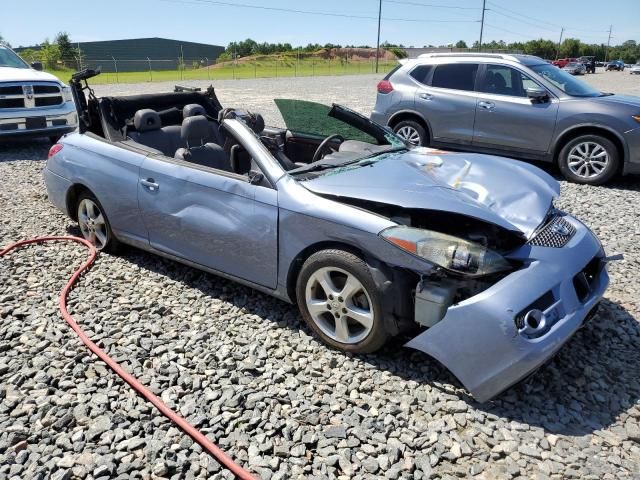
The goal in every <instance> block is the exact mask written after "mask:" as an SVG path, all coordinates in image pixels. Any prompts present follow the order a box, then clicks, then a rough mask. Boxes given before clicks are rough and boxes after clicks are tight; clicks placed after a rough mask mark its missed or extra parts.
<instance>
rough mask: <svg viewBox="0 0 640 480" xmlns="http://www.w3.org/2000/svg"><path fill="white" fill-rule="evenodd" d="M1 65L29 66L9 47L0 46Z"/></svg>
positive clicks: (12, 66) (13, 66)
mask: <svg viewBox="0 0 640 480" xmlns="http://www.w3.org/2000/svg"><path fill="white" fill-rule="evenodd" d="M0 67H11V68H29V65H27V64H26V63H25V62H24V61H23V60H22V59H21V58H20V57H19V56H18V55H16V54H15V53H13V52H12V51H11V50H9V49H8V48H7V47H3V46H0Z"/></svg>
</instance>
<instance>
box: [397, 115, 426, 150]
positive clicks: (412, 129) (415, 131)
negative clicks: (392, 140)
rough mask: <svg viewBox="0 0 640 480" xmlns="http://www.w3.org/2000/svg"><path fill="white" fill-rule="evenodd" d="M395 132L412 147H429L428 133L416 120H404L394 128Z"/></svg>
mask: <svg viewBox="0 0 640 480" xmlns="http://www.w3.org/2000/svg"><path fill="white" fill-rule="evenodd" d="M393 131H394V132H395V134H396V135H398V136H399V137H400V138H402V139H403V140H405V141H407V142H409V143H410V144H412V145H421V146H426V145H427V132H426V131H425V129H424V127H423V126H422V125H420V124H419V123H418V122H416V121H414V120H403V121H401V122H398V124H397V125H396V126H395V127H393Z"/></svg>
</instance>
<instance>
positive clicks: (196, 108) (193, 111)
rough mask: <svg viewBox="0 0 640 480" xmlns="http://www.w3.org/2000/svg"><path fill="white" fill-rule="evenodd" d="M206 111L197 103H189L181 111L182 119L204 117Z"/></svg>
mask: <svg viewBox="0 0 640 480" xmlns="http://www.w3.org/2000/svg"><path fill="white" fill-rule="evenodd" d="M206 114H207V111H206V110H205V109H204V107H203V106H202V105H198V104H197V103H190V104H189V105H185V106H184V108H183V109H182V118H188V117H195V116H196V115H206Z"/></svg>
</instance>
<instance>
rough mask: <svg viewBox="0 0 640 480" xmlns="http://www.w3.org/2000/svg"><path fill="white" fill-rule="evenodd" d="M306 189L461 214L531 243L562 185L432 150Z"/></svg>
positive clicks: (513, 166)
mask: <svg viewBox="0 0 640 480" xmlns="http://www.w3.org/2000/svg"><path fill="white" fill-rule="evenodd" d="M363 162H366V163H369V161H368V160H364V161H363ZM301 183H302V184H303V185H304V186H305V187H306V188H307V189H309V190H311V191H312V192H314V193H316V194H319V195H325V196H331V197H334V198H336V197H337V198H338V200H339V199H340V198H345V199H347V198H351V199H358V200H365V201H367V200H368V201H372V202H378V203H383V204H388V205H394V206H397V207H401V208H411V209H423V210H439V211H447V212H453V213H458V214H462V215H466V216H469V217H474V218H477V219H480V220H483V221H486V222H489V223H493V224H495V225H499V226H501V227H503V228H506V229H508V230H511V231H514V232H519V233H522V234H523V235H525V236H526V237H527V238H529V237H530V236H531V234H532V233H533V232H534V230H535V229H536V228H537V227H538V226H539V225H540V224H541V223H542V221H543V220H544V219H545V218H546V215H547V213H548V211H549V208H550V207H551V204H552V201H553V199H554V198H556V197H557V196H558V195H559V194H560V185H559V184H558V182H557V181H555V180H554V179H553V178H552V177H551V176H549V175H548V174H546V173H545V172H543V171H542V170H540V169H538V168H536V167H534V166H532V165H529V164H526V163H523V162H519V161H517V160H511V159H506V158H502V157H496V156H491V155H483V154H474V153H452V152H444V151H439V150H434V149H430V148H416V149H413V150H410V151H408V152H407V151H405V152H401V153H398V152H396V153H387V154H382V155H379V156H378V157H375V158H373V159H371V164H369V165H366V166H356V165H351V166H345V167H339V168H334V169H332V170H328V171H326V172H324V173H323V174H322V175H321V176H318V177H315V178H312V179H309V180H305V181H303V182H301Z"/></svg>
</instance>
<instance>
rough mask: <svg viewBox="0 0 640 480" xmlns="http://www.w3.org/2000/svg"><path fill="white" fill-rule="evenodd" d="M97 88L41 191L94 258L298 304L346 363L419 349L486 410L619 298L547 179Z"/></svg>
mask: <svg viewBox="0 0 640 480" xmlns="http://www.w3.org/2000/svg"><path fill="white" fill-rule="evenodd" d="M96 73H97V72H92V71H85V72H81V73H79V74H76V75H75V76H74V79H73V81H72V82H71V83H72V88H73V92H74V96H75V100H76V103H77V105H78V113H79V117H80V120H81V126H80V132H79V133H73V134H69V135H67V136H65V137H64V138H63V139H62V140H61V141H60V142H59V143H58V144H56V145H54V146H53V147H52V149H51V152H50V155H49V159H48V161H47V165H46V168H45V170H44V177H45V180H46V185H47V190H48V194H49V198H50V200H51V201H52V202H53V203H54V204H55V205H56V206H57V207H58V208H59V209H60V210H62V211H64V212H66V214H68V215H69V217H71V218H72V219H73V220H74V221H77V222H78V224H79V226H80V229H81V231H82V234H83V235H84V236H85V238H87V239H89V240H90V241H91V242H93V243H94V244H95V245H96V247H97V248H99V249H103V250H108V249H111V248H113V247H115V246H116V244H117V243H118V242H122V243H125V244H129V245H133V246H135V247H139V248H142V249H144V250H148V251H150V252H153V253H156V254H159V255H162V256H165V257H168V258H171V259H174V260H177V261H179V262H183V263H185V264H187V265H191V266H193V267H196V268H199V269H203V270H206V271H208V272H212V273H215V274H217V275H221V276H223V277H226V278H228V279H232V280H235V281H238V282H241V283H243V284H246V285H249V286H251V287H253V288H255V289H257V290H260V291H262V292H266V293H268V294H270V295H273V296H275V297H278V298H280V299H282V300H284V301H287V302H291V303H297V304H298V307H299V309H300V312H301V314H302V316H303V318H304V319H305V321H306V322H307V323H308V325H309V327H310V328H311V329H312V330H313V331H314V332H315V333H316V334H317V335H318V337H320V338H321V339H322V340H323V341H324V342H325V343H327V344H329V345H331V346H332V347H335V348H338V349H340V350H343V351H347V352H354V353H367V352H373V351H375V350H377V349H379V348H380V347H382V345H384V344H385V342H386V341H388V340H389V339H390V338H391V337H394V336H398V335H402V336H403V337H409V338H411V339H410V340H409V341H408V343H407V344H406V345H407V346H408V347H411V348H414V349H417V350H421V351H422V352H425V353H426V354H428V355H430V356H432V357H433V358H435V359H436V360H437V361H439V362H440V363H442V364H443V365H444V366H445V367H447V368H448V369H449V370H450V371H451V372H452V373H453V374H454V375H455V376H456V377H457V378H458V379H459V380H460V381H461V382H462V384H464V386H465V387H466V388H467V389H468V390H469V391H470V392H471V393H472V394H473V395H474V396H475V398H476V399H478V400H479V401H486V400H488V399H491V398H493V397H494V396H496V395H497V394H499V393H500V392H502V391H503V390H505V389H506V388H508V387H510V386H511V385H514V384H515V383H517V382H518V381H519V380H522V379H523V378H525V377H527V376H528V375H530V374H531V373H533V372H534V371H535V370H536V369H537V368H538V367H540V366H541V365H543V364H544V363H545V362H546V361H547V360H549V359H550V358H551V357H552V356H553V355H554V354H555V353H556V352H557V351H558V349H560V347H561V346H562V345H563V344H564V343H565V342H566V341H567V340H568V339H569V338H570V337H571V336H572V335H573V334H574V333H575V332H576V330H578V329H579V328H580V327H581V325H582V324H583V323H584V321H585V320H586V319H587V318H588V317H589V316H590V314H592V313H593V311H594V307H596V305H597V303H598V301H599V300H600V298H601V297H602V295H603V293H604V291H605V289H606V288H607V285H608V282H609V279H608V275H607V271H606V263H607V258H606V257H605V253H604V251H603V248H602V246H601V244H600V242H599V241H598V239H597V238H596V237H595V235H594V234H593V233H592V232H591V231H590V230H589V229H588V228H587V227H586V226H585V225H584V224H583V223H582V222H580V221H579V220H577V219H575V218H573V217H571V216H569V215H567V214H565V213H563V212H561V211H559V210H557V209H556V208H554V205H553V200H554V198H556V197H557V196H558V194H559V185H558V183H557V182H556V181H555V180H554V179H553V178H551V177H550V176H549V175H547V174H546V173H544V172H543V171H541V170H539V169H538V168H536V167H533V166H531V165H528V164H526V163H522V162H517V161H512V160H509V161H504V160H503V159H501V158H499V157H494V156H489V155H481V154H472V153H452V152H444V151H438V150H433V149H429V148H424V147H417V148H409V147H408V145H406V144H405V143H404V142H403V141H402V140H401V139H399V138H398V137H396V136H395V135H394V134H393V133H392V132H391V131H390V130H388V129H387V128H385V127H382V126H380V125H377V124H375V123H373V122H371V121H370V120H369V119H367V118H366V117H364V116H361V115H359V114H357V113H355V112H353V111H351V110H349V109H347V108H344V107H341V106H339V105H333V106H332V107H325V106H323V105H319V104H315V103H311V102H306V101H294V100H276V104H277V105H278V107H279V109H280V112H281V114H282V117H283V119H284V121H285V124H286V128H271V127H265V125H264V121H263V120H262V117H261V116H260V115H257V114H252V113H249V112H246V111H242V110H239V109H230V108H223V107H222V106H221V105H220V102H219V101H218V99H217V98H216V96H215V93H214V91H213V88H209V89H208V90H207V91H206V92H200V91H180V92H173V93H166V94H147V95H139V96H129V97H102V98H96V97H95V96H94V94H93V92H92V91H91V88H90V87H89V86H88V84H87V79H88V78H90V77H91V76H92V75H95V74H96ZM425 360H426V359H425ZM567 380H568V381H570V379H567Z"/></svg>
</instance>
